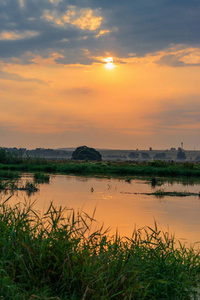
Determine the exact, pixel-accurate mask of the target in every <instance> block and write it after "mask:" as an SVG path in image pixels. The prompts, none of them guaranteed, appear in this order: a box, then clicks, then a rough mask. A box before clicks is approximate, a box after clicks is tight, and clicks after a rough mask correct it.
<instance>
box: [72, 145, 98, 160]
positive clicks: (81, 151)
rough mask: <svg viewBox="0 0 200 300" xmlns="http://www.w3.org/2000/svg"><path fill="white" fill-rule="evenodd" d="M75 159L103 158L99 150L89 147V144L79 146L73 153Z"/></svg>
mask: <svg viewBox="0 0 200 300" xmlns="http://www.w3.org/2000/svg"><path fill="white" fill-rule="evenodd" d="M72 159H73V160H92V161H94V160H98V161H99V160H102V157H101V154H100V153H99V151H97V150H95V149H94V148H89V147H87V146H80V147H77V148H76V149H75V150H74V152H73V153H72Z"/></svg>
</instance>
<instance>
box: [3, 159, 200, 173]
mask: <svg viewBox="0 0 200 300" xmlns="http://www.w3.org/2000/svg"><path fill="white" fill-rule="evenodd" d="M3 170H4V171H5V170H7V171H24V172H36V173H38V172H44V173H45V172H46V173H62V174H79V175H88V174H92V175H94V174H99V175H116V176H124V175H125V176H135V175H137V176H140V175H147V176H149V175H150V176H154V177H155V176H168V177H177V176H179V177H181V176H182V177H184V176H185V177H191V176H193V177H199V176H200V164H199V163H174V162H163V161H151V162H146V163H132V162H121V163H116V162H112V163H111V162H73V161H65V162H60V161H43V160H41V161H40V160H24V161H23V163H21V164H7V165H6V164H1V165H0V172H3Z"/></svg>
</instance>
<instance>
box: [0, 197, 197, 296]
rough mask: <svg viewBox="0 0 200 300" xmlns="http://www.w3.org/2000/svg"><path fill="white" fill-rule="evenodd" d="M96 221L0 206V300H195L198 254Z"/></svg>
mask: <svg viewBox="0 0 200 300" xmlns="http://www.w3.org/2000/svg"><path fill="white" fill-rule="evenodd" d="M93 218H94V216H92V217H89V216H88V215H87V214H79V213H75V212H74V211H73V210H67V209H66V208H63V209H62V208H61V207H59V208H56V207H54V206H53V204H52V203H51V204H50V206H49V208H48V210H47V211H46V212H45V213H44V214H43V215H42V214H40V213H38V212H37V211H35V210H34V206H33V203H32V204H31V203H28V202H25V203H17V204H15V205H14V206H11V205H9V199H7V200H6V201H4V202H2V203H1V205H0V295H1V299H5V300H7V299H20V300H23V299H46V300H47V299H58V300H59V299H66V300H67V299H70V300H76V299H77V300H80V299H85V300H87V299H94V300H95V299H98V300H99V299H105V300H106V299H114V300H118V299H119V300H121V299H124V300H125V299H134V300H135V299H138V300H140V299H159V300H160V299H170V300H171V299H181V300H182V299H197V298H195V297H197V292H196V291H195V289H194V287H195V286H196V285H197V284H198V283H199V271H200V255H199V254H200V253H199V251H198V250H194V249H193V248H186V247H185V246H184V245H182V244H181V243H179V242H178V241H177V242H176V241H175V238H174V237H173V236H170V235H169V233H165V232H161V231H160V230H158V228H157V225H156V224H155V228H154V229H152V228H149V227H147V228H143V229H141V230H135V231H134V232H133V236H132V238H121V237H119V236H118V235H117V234H116V235H115V236H109V234H108V232H105V231H104V230H103V228H102V227H101V228H100V229H99V230H97V231H95V232H92V231H91V224H92V223H93V222H94V219H93Z"/></svg>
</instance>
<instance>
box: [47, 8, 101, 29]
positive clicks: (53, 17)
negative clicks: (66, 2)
mask: <svg viewBox="0 0 200 300" xmlns="http://www.w3.org/2000/svg"><path fill="white" fill-rule="evenodd" d="M43 18H45V19H46V20H47V21H50V22H53V23H55V24H56V25H58V26H65V25H67V24H71V25H74V26H76V27H78V28H80V29H82V30H86V29H88V30H91V31H93V30H96V29H97V28H99V27H100V26H101V23H102V20H103V18H102V17H101V16H100V15H99V10H98V9H95V10H92V9H90V8H83V9H77V8H76V7H75V6H70V7H69V9H68V10H67V11H66V12H65V13H64V14H62V15H59V14H58V13H57V11H50V10H45V12H44V14H43Z"/></svg>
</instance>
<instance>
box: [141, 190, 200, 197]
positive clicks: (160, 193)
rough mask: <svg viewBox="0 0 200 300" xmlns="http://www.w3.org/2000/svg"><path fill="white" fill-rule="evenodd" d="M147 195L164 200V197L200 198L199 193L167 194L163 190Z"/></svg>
mask: <svg viewBox="0 0 200 300" xmlns="http://www.w3.org/2000/svg"><path fill="white" fill-rule="evenodd" d="M145 195H155V196H157V197H159V198H162V197H164V196H172V197H186V196H200V194H199V193H191V192H187V191H184V192H176V191H173V192H167V191H165V190H163V189H159V190H157V191H156V192H153V193H145Z"/></svg>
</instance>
